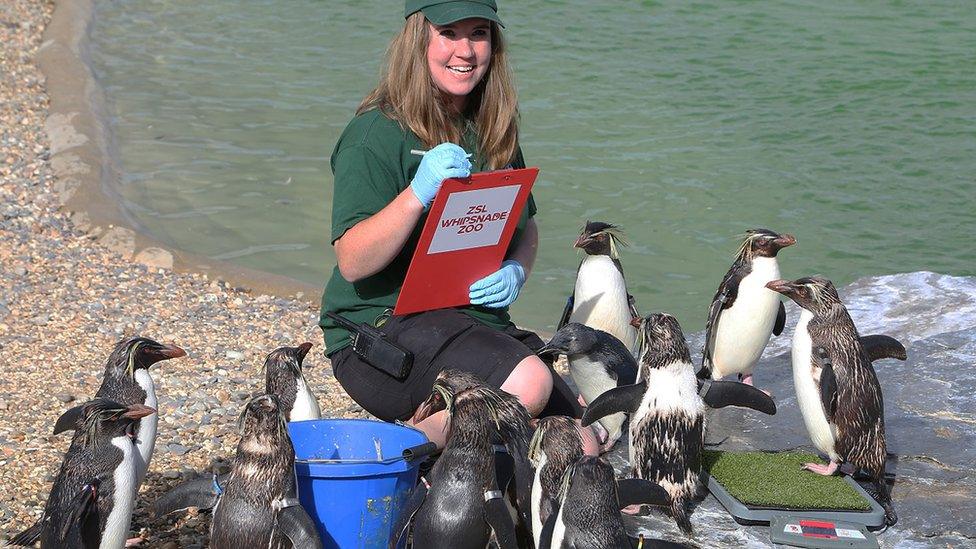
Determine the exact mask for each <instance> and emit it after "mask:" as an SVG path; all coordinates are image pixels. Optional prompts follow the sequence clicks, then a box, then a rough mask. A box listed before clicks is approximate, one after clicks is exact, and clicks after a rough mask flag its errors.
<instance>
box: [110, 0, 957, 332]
mask: <svg viewBox="0 0 976 549" xmlns="http://www.w3.org/2000/svg"><path fill="white" fill-rule="evenodd" d="M401 5H402V4H401V2H399V1H395V2H394V1H391V0H370V1H363V0H328V1H309V0H292V1H289V2H280V1H272V0H263V1H257V0H248V1H245V2H229V1H226V0H210V1H208V2H197V1H190V0H129V1H126V2H118V1H108V2H99V3H98V4H97V6H98V7H97V14H96V21H95V24H94V26H93V29H92V58H93V62H94V65H95V68H96V74H97V75H98V77H99V79H100V80H101V82H102V84H103V86H104V87H105V89H106V92H107V96H108V99H109V102H110V111H111V116H112V120H111V123H112V124H111V126H112V128H113V130H114V135H115V141H116V148H117V153H118V156H119V162H120V166H121V168H122V171H123V175H122V178H121V180H120V181H119V182H118V186H119V188H120V191H121V193H122V195H123V196H124V199H125V206H126V207H127V209H128V210H129V211H130V212H131V213H132V215H133V216H134V218H135V219H137V220H138V221H139V222H140V223H142V224H143V225H144V226H145V227H146V228H147V229H148V230H150V231H151V232H152V233H153V234H155V235H156V236H157V237H158V238H160V239H161V240H164V241H167V242H170V243H172V244H173V245H175V246H178V247H181V248H184V249H188V250H192V251H196V252H200V253H203V254H206V255H210V256H213V257H217V258H221V259H228V260H231V261H235V262H238V263H240V264H243V265H246V266H249V267H255V268H258V269H263V270H267V271H272V272H276V273H282V274H286V275H291V276H293V277H296V278H299V279H302V280H306V281H309V282H313V283H321V282H323V281H324V280H325V279H326V277H327V273H329V272H331V269H332V266H333V265H334V256H333V254H332V250H331V247H330V245H329V242H328V235H329V229H328V227H329V212H330V196H331V189H332V174H331V172H330V170H329V162H328V158H329V155H330V153H331V150H332V147H333V146H334V144H335V141H336V139H337V138H338V136H339V133H340V132H341V131H342V129H343V127H344V126H345V124H346V123H347V122H348V120H349V118H350V117H351V116H352V114H353V111H354V109H355V107H356V105H357V104H358V102H359V100H360V99H361V98H362V96H363V95H364V94H365V93H366V92H368V91H369V89H370V88H371V87H372V86H373V85H374V84H375V81H376V79H377V75H378V72H379V64H380V58H381V56H382V53H383V51H384V49H385V47H386V44H387V42H388V41H389V39H390V37H391V36H392V34H393V32H394V31H395V30H396V28H398V26H399V25H400V24H401V21H402V20H401V13H402V8H401ZM500 13H501V16H502V18H503V20H504V21H505V22H506V23H507V25H508V26H507V28H506V31H507V34H506V36H507V37H508V39H509V42H510V44H511V46H512V52H513V56H514V59H515V68H516V76H517V78H518V84H519V92H520V103H521V107H522V113H523V114H522V145H523V149H524V151H525V154H526V158H527V161H528V163H529V165H535V166H538V167H540V168H541V170H542V171H541V175H540V180H539V181H538V182H537V184H536V189H535V194H536V198H537V201H538V203H539V205H540V213H539V216H538V220H539V224H540V229H541V247H540V253H539V259H538V262H537V265H536V268H535V270H534V272H533V275H532V278H531V279H530V281H529V283H528V285H527V286H526V288H525V290H524V292H523V295H522V296H521V297H520V298H519V301H518V302H517V303H516V304H515V305H514V315H515V318H516V320H517V321H518V322H520V323H521V324H524V325H528V326H531V327H534V328H539V329H544V328H551V327H552V326H553V325H554V323H555V321H556V319H557V317H558V315H559V312H560V310H561V308H562V304H563V302H564V300H565V296H566V294H567V292H568V291H570V290H571V288H572V284H573V277H574V275H575V269H576V265H577V262H578V259H579V258H578V256H577V254H576V253H575V251H574V250H573V248H572V243H573V240H574V239H575V237H576V235H577V233H578V230H579V228H580V226H581V225H582V224H583V222H584V221H585V220H586V219H591V220H601V221H608V222H614V223H617V224H619V225H622V226H623V228H624V229H625V230H626V232H627V233H628V235H629V237H630V240H631V241H632V243H633V244H632V246H630V247H629V248H626V249H625V250H624V252H623V256H622V260H623V263H624V268H625V272H626V274H627V278H628V282H629V284H630V287H631V292H632V293H633V294H634V295H636V296H637V299H638V304H639V306H640V308H641V310H644V311H650V310H666V311H669V312H672V313H674V314H676V315H677V316H678V318H679V320H680V321H681V322H682V324H683V326H684V327H685V329H686V331H691V330H694V329H698V328H700V327H701V326H702V325H703V324H704V316H705V311H706V309H707V306H708V303H709V301H710V300H711V297H712V294H713V293H714V291H715V288H716V287H717V285H718V282H719V281H720V279H721V277H722V275H723V274H724V273H725V271H726V269H727V268H728V265H729V263H730V260H731V254H732V252H733V251H734V249H735V247H736V245H737V241H736V239H735V235H738V234H741V233H742V232H743V231H744V230H745V229H748V228H750V227H756V226H765V227H769V228H772V229H774V230H777V231H783V232H790V233H793V234H795V235H796V236H797V238H798V240H799V243H798V245H797V246H796V247H795V248H790V249H788V250H786V251H785V252H783V254H782V255H781V261H780V264H781V266H782V270H783V274H784V276H787V277H799V276H804V275H810V274H814V273H818V274H822V275H825V276H828V277H830V278H832V279H833V280H834V281H835V282H837V283H839V284H840V283H847V282H850V281H852V280H853V279H855V278H857V277H859V276H863V275H871V274H886V273H894V272H905V271H917V270H932V271H938V272H943V273H949V274H956V275H976V267H974V265H976V245H974V244H973V241H972V239H973V237H974V235H976V215H974V213H973V209H974V202H976V200H974V199H976V184H974V182H976V175H974V174H976V7H974V4H973V3H972V2H970V1H968V0H967V1H958V2H950V1H936V2H876V1H875V2H841V1H838V0H828V1H825V2H818V3H801V2H786V3H779V2H776V3H773V2H745V1H735V2H731V1H707V2H682V1H661V2H650V1H643V2H620V1H610V0H604V1H591V2H569V1H565V2H557V1H541V0H531V1H528V0H518V2H515V1H513V0H506V1H503V2H502V3H501V11H500Z"/></svg>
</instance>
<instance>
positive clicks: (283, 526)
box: [210, 395, 322, 549]
mask: <svg viewBox="0 0 976 549" xmlns="http://www.w3.org/2000/svg"><path fill="white" fill-rule="evenodd" d="M239 425H240V429H241V440H240V442H239V443H238V445H237V455H236V456H235V458H234V463H233V466H232V468H231V472H230V477H229V479H228V480H227V482H226V485H225V486H223V487H222V489H223V493H222V494H221V496H220V498H219V499H218V500H217V504H216V506H215V507H214V512H213V521H212V522H211V524H210V547H212V548H213V549H240V548H242V547H269V548H287V547H302V548H305V547H308V548H316V547H322V542H321V540H320V539H319V536H318V532H316V530H315V526H314V524H313V523H312V520H311V518H309V516H308V514H307V513H306V512H305V510H304V509H303V508H302V506H301V505H300V504H299V503H298V499H297V498H296V497H295V494H296V492H295V450H294V447H293V446H292V443H291V438H290V437H289V436H288V428H287V427H286V426H285V419H284V417H282V415H281V407H280V404H279V403H278V398H277V397H275V396H274V395H261V396H258V397H255V398H252V399H251V400H250V401H249V402H248V403H247V405H246V406H245V408H244V412H243V413H242V414H241V418H240V420H239Z"/></svg>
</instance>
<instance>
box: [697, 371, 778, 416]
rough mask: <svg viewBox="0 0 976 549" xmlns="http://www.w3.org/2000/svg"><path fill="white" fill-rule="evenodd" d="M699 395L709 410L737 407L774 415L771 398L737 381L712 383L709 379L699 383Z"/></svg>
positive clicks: (773, 405)
mask: <svg viewBox="0 0 976 549" xmlns="http://www.w3.org/2000/svg"><path fill="white" fill-rule="evenodd" d="M699 394H701V395H702V400H703V401H705V404H707V405H708V406H709V407H710V408H725V407H726V406H739V407H742V408H751V409H753V410H756V411H758V412H762V413H764V414H766V415H769V416H774V415H776V403H775V402H773V399H772V397H770V396H769V395H767V394H766V393H764V392H762V391H760V390H759V389H756V388H755V387H753V386H752V385H746V384H745V383H739V382H738V381H712V380H710V379H706V380H701V381H700V382H699Z"/></svg>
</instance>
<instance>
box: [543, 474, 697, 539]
mask: <svg viewBox="0 0 976 549" xmlns="http://www.w3.org/2000/svg"><path fill="white" fill-rule="evenodd" d="M669 502H670V497H669V496H668V492H667V491H666V490H664V489H663V488H662V487H661V486H659V485H658V484H655V483H653V482H650V481H647V480H640V479H624V480H620V481H617V480H616V479H614V474H613V467H611V466H610V465H609V464H608V463H607V462H606V461H604V460H603V459H601V458H598V457H594V456H584V457H582V458H581V459H579V460H578V461H576V462H574V463H572V464H571V465H570V467H569V468H568V469H567V470H566V472H565V474H564V475H563V477H562V479H561V488H560V493H559V504H558V505H559V508H558V509H559V510H558V511H557V513H556V514H554V515H552V516H550V517H549V519H548V520H547V524H546V527H545V529H544V530H545V532H544V533H543V535H542V539H541V540H540V541H539V543H538V545H537V546H536V548H537V549H582V548H584V547H585V548H586V549H631V548H632V547H637V546H638V544H637V543H635V540H633V539H632V538H631V537H630V536H628V535H627V531H626V530H625V528H624V524H623V521H622V520H621V517H620V509H621V507H625V506H627V505H631V504H637V503H647V504H651V505H662V506H667V505H668V504H669ZM639 543H640V544H639V546H640V547H643V548H650V547H654V548H662V549H663V548H678V547H684V546H683V545H680V544H676V543H671V542H668V541H663V540H652V539H643V540H641V541H640V542H639Z"/></svg>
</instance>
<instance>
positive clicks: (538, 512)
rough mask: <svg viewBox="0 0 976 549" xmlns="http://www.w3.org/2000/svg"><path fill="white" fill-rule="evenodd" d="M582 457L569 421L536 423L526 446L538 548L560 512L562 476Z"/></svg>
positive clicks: (577, 435) (576, 433) (556, 418)
mask: <svg viewBox="0 0 976 549" xmlns="http://www.w3.org/2000/svg"><path fill="white" fill-rule="evenodd" d="M621 346H622V345H621ZM581 457H583V440H582V438H580V433H579V429H578V428H577V427H576V422H575V421H574V420H573V419H572V418H569V417H566V416H549V417H544V418H542V419H540V420H539V423H538V425H537V426H536V431H535V434H533V435H532V440H531V441H530V442H529V461H530V462H531V463H532V467H533V468H534V469H535V478H534V479H533V482H532V536H533V538H534V540H535V546H536V547H537V548H539V547H540V545H539V539H540V537H541V536H542V525H543V524H545V523H546V521H548V520H549V517H550V516H551V515H553V514H555V513H556V511H557V510H558V508H559V488H560V486H561V483H562V477H563V473H565V472H566V469H568V468H569V466H570V465H572V464H573V463H575V462H576V460H578V459H579V458H581Z"/></svg>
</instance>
